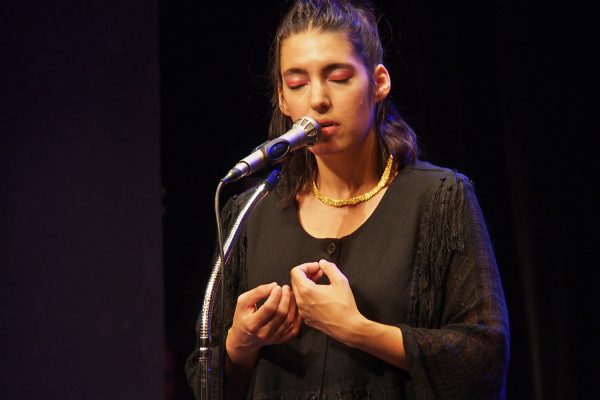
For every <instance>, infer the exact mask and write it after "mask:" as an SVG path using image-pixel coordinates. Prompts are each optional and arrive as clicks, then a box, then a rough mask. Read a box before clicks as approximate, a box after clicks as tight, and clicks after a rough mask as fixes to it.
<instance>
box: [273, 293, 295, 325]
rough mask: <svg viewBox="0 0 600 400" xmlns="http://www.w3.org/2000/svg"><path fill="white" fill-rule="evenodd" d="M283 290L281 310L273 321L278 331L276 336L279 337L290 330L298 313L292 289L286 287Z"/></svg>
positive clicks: (280, 303)
mask: <svg viewBox="0 0 600 400" xmlns="http://www.w3.org/2000/svg"><path fill="white" fill-rule="evenodd" d="M281 289H282V290H281V291H282V296H281V301H280V302H279V309H278V310H277V317H276V318H277V319H276V318H274V319H273V321H272V322H274V324H273V325H274V327H275V329H276V335H278V336H280V335H282V334H284V333H285V332H286V331H288V330H289V329H290V327H291V325H292V324H293V323H294V319H295V315H296V312H297V311H296V303H295V302H294V298H293V295H292V291H291V289H290V287H289V286H287V285H285V286H283V287H282V288H281ZM279 317H281V318H279ZM275 324H276V326H275Z"/></svg>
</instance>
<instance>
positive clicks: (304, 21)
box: [269, 0, 419, 205]
mask: <svg viewBox="0 0 600 400" xmlns="http://www.w3.org/2000/svg"><path fill="white" fill-rule="evenodd" d="M311 29H314V30H321V31H325V32H340V31H341V32H345V33H346V34H347V35H348V39H349V41H350V42H351V43H352V46H353V47H354V51H355V52H356V54H357V55H358V56H359V57H360V58H361V59H362V61H363V63H364V65H365V67H366V68H367V70H368V71H371V72H372V71H373V70H374V68H375V67H376V66H377V65H379V64H381V63H382V62H383V48H382V46H381V40H380V39H379V32H378V29H377V19H376V17H375V12H374V10H373V8H372V6H371V5H370V4H368V3H367V2H364V1H360V2H359V1H348V0H296V1H294V3H293V4H292V5H291V7H290V9H289V10H288V12H287V14H286V15H285V16H284V18H283V19H282V21H281V23H280V25H279V28H278V29H277V33H276V35H275V40H274V41H273V45H272V47H271V57H270V71H269V72H270V78H271V83H272V85H273V88H272V89H273V92H272V97H271V106H272V107H273V114H272V116H271V122H270V126H269V138H275V137H277V136H279V135H281V134H283V133H284V132H287V131H288V130H289V129H290V128H291V127H292V120H291V119H290V118H289V117H287V116H286V115H284V114H283V113H282V112H281V111H280V109H279V98H278V91H277V90H278V87H279V86H280V85H282V77H281V60H280V57H281V53H280V51H281V44H282V42H283V41H284V40H285V39H287V38H289V37H290V36H292V35H294V34H297V33H301V32H306V31H308V30H311ZM373 86H374V83H373ZM376 107H377V108H376V120H375V127H376V132H377V139H378V148H379V158H378V160H377V168H378V169H379V173H382V172H383V169H384V168H385V164H386V162H387V159H388V157H389V156H390V154H392V155H394V158H395V160H396V162H397V166H398V169H399V170H400V169H401V168H403V167H404V166H406V165H408V164H412V163H414V161H415V160H416V159H417V157H418V155H419V149H418V144H417V138H416V135H415V133H414V132H413V130H412V129H411V128H410V127H409V126H408V125H407V124H406V122H404V120H403V119H402V117H401V116H400V114H399V113H398V112H397V111H396V108H395V107H394V105H393V103H392V101H391V99H390V97H389V96H387V97H386V98H385V99H383V100H382V101H380V102H378V103H377V106H376ZM315 172H316V161H315V159H314V155H313V154H312V153H311V152H309V151H308V150H307V149H306V148H304V149H301V150H298V151H296V152H294V153H292V154H291V155H290V156H289V157H288V158H287V159H286V160H285V161H284V162H283V172H282V181H283V182H282V185H281V186H280V187H281V188H282V189H283V191H284V193H283V201H282V203H283V205H289V204H291V203H292V202H293V201H294V200H295V197H296V195H297V194H298V193H305V192H306V191H308V189H309V188H310V183H311V182H312V181H313V179H314V178H315Z"/></svg>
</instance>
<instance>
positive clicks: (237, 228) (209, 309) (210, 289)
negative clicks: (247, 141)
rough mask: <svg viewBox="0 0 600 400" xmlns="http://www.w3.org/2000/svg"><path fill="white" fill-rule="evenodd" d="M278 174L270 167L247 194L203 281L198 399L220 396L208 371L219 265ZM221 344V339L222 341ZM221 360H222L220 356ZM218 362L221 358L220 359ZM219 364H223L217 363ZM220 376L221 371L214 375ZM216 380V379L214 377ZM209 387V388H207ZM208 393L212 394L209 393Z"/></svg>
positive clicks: (220, 265)
mask: <svg viewBox="0 0 600 400" xmlns="http://www.w3.org/2000/svg"><path fill="white" fill-rule="evenodd" d="M280 177H281V175H280V171H279V169H275V170H273V172H271V173H270V174H269V176H268V177H267V179H265V180H264V181H263V183H261V184H260V185H258V186H257V187H256V188H255V189H254V192H253V193H252V195H251V196H250V197H249V198H248V200H247V201H246V203H245V204H244V206H243V207H242V209H241V211H240V213H239V214H238V216H237V218H236V220H235V223H234V224H233V226H232V227H231V230H230V232H229V235H228V236H227V239H226V240H225V243H224V246H223V247H224V250H223V254H224V258H225V262H222V260H221V256H217V260H216V261H215V264H214V265H213V268H212V272H211V274H210V277H209V279H208V283H207V285H206V291H205V292H204V301H203V302H202V312H201V313H200V318H199V322H198V325H199V327H198V331H199V334H198V343H199V348H198V350H199V354H200V356H199V358H198V360H199V362H200V369H199V373H200V399H201V400H209V399H215V398H222V395H223V391H222V387H215V382H214V380H213V378H214V375H213V374H211V372H212V371H211V356H212V347H213V344H212V337H211V321H212V317H213V314H214V306H215V299H216V296H217V291H218V288H219V286H221V285H219V283H220V281H221V279H222V270H223V266H224V265H227V262H228V261H229V258H230V256H231V251H232V249H233V246H234V245H235V243H236V242H237V240H238V238H239V236H240V233H241V231H242V228H243V226H244V224H245V222H246V220H247V218H248V215H250V213H251V212H252V210H254V208H255V207H256V206H257V205H258V203H260V201H261V200H262V199H263V198H264V197H265V196H266V195H267V194H268V193H269V192H270V191H271V190H273V188H274V187H275V186H276V185H277V183H278V182H279V178H280ZM222 345H224V343H223V344H222ZM221 361H222V360H221ZM220 364H222V362H221V363H220ZM221 368H223V365H221ZM217 376H218V377H221V376H222V374H221V373H219V374H218V375H217ZM217 381H219V379H217ZM211 389H212V390H211ZM211 394H213V395H215V396H211Z"/></svg>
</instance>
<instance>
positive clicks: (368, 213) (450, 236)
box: [186, 0, 509, 399]
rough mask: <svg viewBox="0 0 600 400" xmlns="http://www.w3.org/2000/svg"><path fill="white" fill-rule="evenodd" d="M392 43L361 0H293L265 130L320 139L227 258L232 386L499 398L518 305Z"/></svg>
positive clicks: (268, 393) (191, 375)
mask: <svg viewBox="0 0 600 400" xmlns="http://www.w3.org/2000/svg"><path fill="white" fill-rule="evenodd" d="M382 55H383V50H382V46H381V42H380V39H379V33H378V30H377V18H376V16H375V13H374V11H373V9H372V7H371V6H370V5H369V4H367V3H366V2H364V1H345V0H338V1H333V0H330V1H327V0H297V1H295V2H293V4H292V5H291V7H290V9H289V10H288V12H287V14H286V15H285V16H284V17H283V19H282V21H281V23H280V26H279V28H278V31H277V33H276V36H275V39H274V44H273V47H272V59H271V78H272V83H273V96H272V104H273V115H272V119H271V125H270V133H269V135H270V138H271V139H273V138H275V137H277V135H281V134H282V133H284V132H287V131H288V130H289V129H290V128H291V126H292V123H293V122H295V121H296V120H298V119H299V118H301V117H303V116H310V117H312V118H313V119H315V120H316V121H318V123H319V125H320V126H321V131H322V137H321V139H320V141H319V142H317V143H316V144H314V145H313V146H311V147H303V148H301V149H298V150H297V151H294V152H292V153H291V154H290V155H289V156H288V157H287V158H286V159H285V160H284V162H283V170H282V181H281V182H280V184H279V186H278V187H277V188H276V189H275V191H273V192H272V193H270V194H269V195H268V196H267V198H266V199H265V200H264V201H263V202H262V203H261V204H260V205H259V206H258V207H257V209H256V210H255V211H254V212H253V214H252V215H251V216H250V217H249V219H248V223H247V225H246V228H245V231H244V232H243V234H242V236H241V239H240V240H239V242H238V244H237V246H236V248H235V249H234V252H233V256H232V261H231V264H230V265H228V266H227V268H226V271H227V272H226V276H225V284H226V293H225V296H226V299H227V300H226V301H227V304H226V308H225V310H221V312H220V315H221V316H222V317H223V318H224V323H225V329H226V332H227V338H226V345H225V350H226V365H225V397H226V398H230V399H241V398H248V399H432V398H436V399H497V398H503V397H504V384H505V382H504V381H505V375H506V368H507V364H508V357H509V325H508V316H507V310H506V305H505V300H504V294H503V290H502V285H501V282H500V277H499V273H498V268H497V266H496V262H495V257H494V253H493V250H492V246H491V243H490V239H489V237H488V233H487V228H486V226H485V222H484V219H483V216H482V213H481V210H480V207H479V205H478V202H477V198H476V195H475V192H474V189H473V185H472V183H471V182H470V181H469V180H468V179H467V178H466V177H465V176H464V175H462V174H460V173H457V172H454V171H452V170H449V169H445V168H440V167H437V166H434V165H432V164H429V163H427V162H423V161H421V160H419V157H418V156H419V151H418V145H417V140H416V136H415V134H414V132H413V131H412V130H411V129H410V127H409V126H408V125H407V124H406V123H405V122H404V121H403V119H402V118H401V117H400V115H399V114H398V113H397V112H396V111H395V109H394V107H393V104H392V103H391V101H390V97H389V96H388V95H389V93H390V90H391V78H390V73H389V72H388V70H387V69H386V67H385V66H384V65H383V64H382V63H383V59H382V58H383V57H382ZM245 196H246V194H241V195H240V196H238V197H236V198H233V199H231V200H230V201H229V202H228V203H227V204H226V205H225V207H224V209H223V217H224V224H225V229H226V230H227V229H228V228H229V226H228V224H231V223H232V221H233V220H234V219H235V216H236V215H237V213H238V212H239V208H240V206H241V204H243V200H244V198H245ZM197 359H198V356H197V354H196V353H194V354H192V355H191V356H190V358H189V360H188V363H187V366H186V369H187V375H188V379H189V381H190V384H191V385H192V387H193V388H194V390H195V391H197V389H198V384H199V383H198V381H197V373H196V372H197V369H198V362H197Z"/></svg>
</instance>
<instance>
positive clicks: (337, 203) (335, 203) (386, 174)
mask: <svg viewBox="0 0 600 400" xmlns="http://www.w3.org/2000/svg"><path fill="white" fill-rule="evenodd" d="M393 162H394V157H393V156H392V155H390V157H389V158H388V161H387V164H386V166H385V170H384V171H383V175H381V179H380V180H379V183H378V184H377V186H375V187H374V188H373V189H371V190H369V191H368V192H367V193H363V194H361V195H360V196H356V197H352V198H350V199H346V200H335V199H331V198H329V197H327V196H325V195H324V194H323V193H321V191H320V190H319V189H318V188H317V184H316V183H315V181H313V183H312V191H313V194H314V195H315V197H316V198H317V199H319V200H320V201H321V203H323V204H327V205H328V206H332V207H346V206H355V205H357V204H359V203H362V202H364V201H367V200H369V199H371V198H372V197H373V196H375V195H376V194H377V193H379V192H380V191H381V189H383V188H384V187H385V186H386V185H387V183H388V181H389V179H390V172H391V171H392V164H393Z"/></svg>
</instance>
